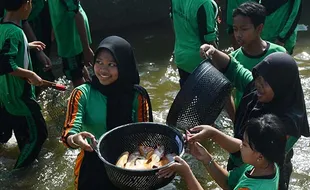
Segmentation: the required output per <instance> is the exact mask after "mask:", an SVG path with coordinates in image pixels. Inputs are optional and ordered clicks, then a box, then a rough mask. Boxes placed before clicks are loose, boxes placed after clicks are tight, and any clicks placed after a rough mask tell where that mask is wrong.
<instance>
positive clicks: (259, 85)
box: [255, 76, 274, 103]
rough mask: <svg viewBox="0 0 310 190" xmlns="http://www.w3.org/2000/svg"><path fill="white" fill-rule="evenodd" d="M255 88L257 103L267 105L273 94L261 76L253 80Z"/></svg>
mask: <svg viewBox="0 0 310 190" xmlns="http://www.w3.org/2000/svg"><path fill="white" fill-rule="evenodd" d="M255 87H256V90H257V97H258V101H260V102H262V103H268V102H271V101H272V99H273V97H274V92H273V90H272V88H271V87H270V86H269V84H268V83H267V82H266V81H265V80H264V78H263V77H262V76H259V77H257V78H256V79H255Z"/></svg>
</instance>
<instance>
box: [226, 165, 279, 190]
mask: <svg viewBox="0 0 310 190" xmlns="http://www.w3.org/2000/svg"><path fill="white" fill-rule="evenodd" d="M274 165H275V168H276V172H275V174H273V175H270V176H257V177H254V176H251V175H250V172H251V171H252V170H253V168H254V167H253V166H251V165H247V164H244V165H242V166H240V167H238V168H236V169H234V170H232V171H230V172H229V173H228V186H229V189H234V190H267V189H268V190H278V185H279V167H278V166H277V165H276V164H274Z"/></svg>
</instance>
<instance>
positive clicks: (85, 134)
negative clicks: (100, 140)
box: [71, 132, 95, 152]
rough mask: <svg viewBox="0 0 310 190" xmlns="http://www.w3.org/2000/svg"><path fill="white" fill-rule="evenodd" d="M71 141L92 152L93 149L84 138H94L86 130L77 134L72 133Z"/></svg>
mask: <svg viewBox="0 0 310 190" xmlns="http://www.w3.org/2000/svg"><path fill="white" fill-rule="evenodd" d="M71 138H72V139H71V143H72V142H73V143H72V144H74V145H77V146H78V147H80V148H81V149H83V150H86V151H89V152H92V151H94V150H93V148H92V147H91V146H90V144H88V142H87V140H86V138H90V139H95V137H94V135H92V134H91V133H88V132H80V133H78V134H75V135H72V137H71Z"/></svg>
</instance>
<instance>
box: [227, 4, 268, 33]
mask: <svg viewBox="0 0 310 190" xmlns="http://www.w3.org/2000/svg"><path fill="white" fill-rule="evenodd" d="M238 15H241V16H245V17H249V18H250V20H251V22H252V24H253V25H254V27H255V28H256V27H257V26H259V25H260V24H264V23H265V19H266V9H265V7H264V6H263V5H260V4H258V3H256V2H252V1H250V2H246V3H243V4H241V5H240V6H239V7H238V8H237V9H235V10H234V11H233V17H236V16H238Z"/></svg>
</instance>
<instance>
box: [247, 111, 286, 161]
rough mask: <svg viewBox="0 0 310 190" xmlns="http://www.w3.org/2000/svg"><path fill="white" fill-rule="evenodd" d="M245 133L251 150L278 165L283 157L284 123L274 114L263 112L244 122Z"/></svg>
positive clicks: (284, 141)
mask: <svg viewBox="0 0 310 190" xmlns="http://www.w3.org/2000/svg"><path fill="white" fill-rule="evenodd" d="M245 134H246V135H247V137H248V140H249V145H250V147H251V149H252V150H255V151H257V152H259V153H261V154H262V155H263V156H264V158H265V159H267V160H268V161H269V162H275V163H277V164H278V165H279V166H280V167H281V166H282V165H283V163H284V159H285V146H286V133H285V128H284V124H283V123H282V121H281V120H280V119H279V118H278V117H277V116H275V115H272V114H265V115H263V116H262V117H259V118H253V119H250V120H249V121H248V122H247V123H246V124H245Z"/></svg>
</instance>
